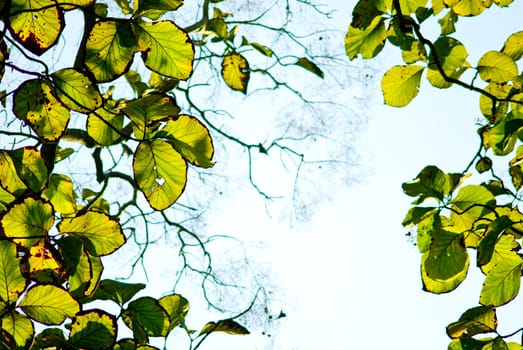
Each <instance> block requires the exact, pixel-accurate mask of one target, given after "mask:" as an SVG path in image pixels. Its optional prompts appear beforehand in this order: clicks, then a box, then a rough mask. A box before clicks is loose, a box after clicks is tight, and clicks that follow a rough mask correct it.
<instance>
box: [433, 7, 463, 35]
mask: <svg viewBox="0 0 523 350" xmlns="http://www.w3.org/2000/svg"><path fill="white" fill-rule="evenodd" d="M458 18H459V17H458V15H457V14H456V13H455V12H454V11H452V10H450V11H448V12H447V14H446V15H445V16H443V17H441V18H440V19H438V23H439V25H440V26H441V35H450V34H452V33H454V32H456V26H455V24H456V22H457V21H458Z"/></svg>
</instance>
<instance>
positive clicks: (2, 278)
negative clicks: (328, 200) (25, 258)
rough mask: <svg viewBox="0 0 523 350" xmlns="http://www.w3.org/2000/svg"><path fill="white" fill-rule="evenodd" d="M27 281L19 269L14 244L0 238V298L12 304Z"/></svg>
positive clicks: (18, 259) (18, 260)
mask: <svg viewBox="0 0 523 350" xmlns="http://www.w3.org/2000/svg"><path fill="white" fill-rule="evenodd" d="M27 282H28V281H27V280H26V279H25V278H24V276H22V272H21V271H20V258H19V257H18V254H17V252H16V245H15V244H13V243H11V242H9V241H4V240H0V300H2V301H4V302H6V303H7V304H13V303H14V302H16V300H17V299H18V296H19V295H20V294H22V292H23V291H24V290H25V287H26V285H27Z"/></svg>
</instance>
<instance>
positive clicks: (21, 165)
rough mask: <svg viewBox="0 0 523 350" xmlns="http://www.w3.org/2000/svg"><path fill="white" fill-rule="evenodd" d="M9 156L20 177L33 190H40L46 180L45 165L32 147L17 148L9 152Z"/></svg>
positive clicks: (38, 153) (38, 152)
mask: <svg viewBox="0 0 523 350" xmlns="http://www.w3.org/2000/svg"><path fill="white" fill-rule="evenodd" d="M11 157H12V159H13V163H14V165H15V168H16V172H17V173H18V174H19V175H20V178H21V179H22V180H24V182H25V183H26V184H27V186H29V188H31V190H33V191H34V192H38V191H40V190H41V189H42V188H43V187H44V185H45V183H46V182H47V167H46V166H45V162H44V160H43V159H42V157H41V155H40V151H38V150H37V149H36V148H34V147H24V148H19V149H17V150H14V151H12V152H11Z"/></svg>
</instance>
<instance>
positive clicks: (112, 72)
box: [85, 21, 137, 82]
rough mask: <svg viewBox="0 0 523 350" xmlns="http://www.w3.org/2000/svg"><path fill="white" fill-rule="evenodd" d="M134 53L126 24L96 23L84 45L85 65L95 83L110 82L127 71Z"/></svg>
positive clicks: (134, 42) (135, 49)
mask: <svg viewBox="0 0 523 350" xmlns="http://www.w3.org/2000/svg"><path fill="white" fill-rule="evenodd" d="M136 51H137V47H136V39H135V38H134V34H133V32H132V30H131V27H130V24H129V23H128V22H120V21H119V22H113V21H98V22H96V24H95V25H94V27H93V29H92V30H91V33H90V34H89V39H88V40H87V43H86V57H85V64H86V66H87V68H89V70H90V71H91V73H92V74H93V75H94V77H95V79H96V81H98V82H108V81H112V80H114V79H116V78H118V77H119V76H121V75H122V74H124V73H125V72H127V70H129V66H130V65H131V63H132V61H133V55H134V53H135V52H136Z"/></svg>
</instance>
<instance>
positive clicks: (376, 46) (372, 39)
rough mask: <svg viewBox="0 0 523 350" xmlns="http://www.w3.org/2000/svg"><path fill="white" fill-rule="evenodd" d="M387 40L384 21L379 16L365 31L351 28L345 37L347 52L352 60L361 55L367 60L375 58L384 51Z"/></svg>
mask: <svg viewBox="0 0 523 350" xmlns="http://www.w3.org/2000/svg"><path fill="white" fill-rule="evenodd" d="M386 38H387V30H386V29H385V23H384V19H383V18H382V17H381V16H377V17H375V18H374V19H373V20H372V22H371V23H370V24H369V26H368V27H367V28H365V29H358V28H354V27H352V26H349V30H348V32H347V35H345V52H346V54H347V56H348V57H349V59H351V60H353V59H355V58H356V57H357V56H358V55H360V54H361V57H363V58H365V59H369V58H373V57H375V56H376V55H377V54H378V53H380V51H381V50H382V49H383V46H384V45H385V39H386Z"/></svg>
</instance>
